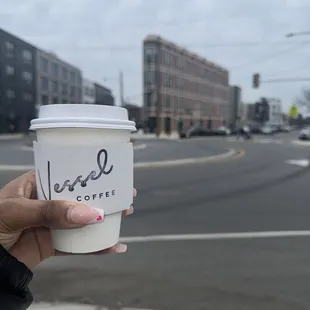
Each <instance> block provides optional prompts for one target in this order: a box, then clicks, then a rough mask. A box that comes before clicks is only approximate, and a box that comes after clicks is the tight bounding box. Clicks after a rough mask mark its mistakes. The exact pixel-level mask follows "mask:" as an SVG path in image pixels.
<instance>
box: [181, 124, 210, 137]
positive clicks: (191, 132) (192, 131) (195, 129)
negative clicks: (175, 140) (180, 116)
mask: <svg viewBox="0 0 310 310" xmlns="http://www.w3.org/2000/svg"><path fill="white" fill-rule="evenodd" d="M209 135H211V132H210V131H209V130H208V129H204V128H202V127H201V126H198V125H196V126H192V127H191V128H189V129H188V130H187V131H186V132H183V133H182V134H181V138H191V137H203V136H209Z"/></svg>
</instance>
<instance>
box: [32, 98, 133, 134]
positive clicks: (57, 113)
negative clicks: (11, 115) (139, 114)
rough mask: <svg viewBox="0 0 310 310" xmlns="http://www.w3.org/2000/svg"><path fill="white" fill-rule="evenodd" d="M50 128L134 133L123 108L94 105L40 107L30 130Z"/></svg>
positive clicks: (126, 112) (131, 122)
mask: <svg viewBox="0 0 310 310" xmlns="http://www.w3.org/2000/svg"><path fill="white" fill-rule="evenodd" d="M50 128H99V129H122V130H129V131H136V124H135V122H133V121H129V120H128V111H127V110H126V109H125V108H121V107H114V106H105V105H95V104H51V105H44V106H41V107H40V110H39V116H38V118H36V119H34V120H32V121H31V126H30V130H38V129H50Z"/></svg>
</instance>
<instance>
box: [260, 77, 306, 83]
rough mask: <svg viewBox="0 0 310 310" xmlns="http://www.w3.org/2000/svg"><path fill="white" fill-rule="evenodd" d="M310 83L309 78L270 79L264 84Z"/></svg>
mask: <svg viewBox="0 0 310 310" xmlns="http://www.w3.org/2000/svg"><path fill="white" fill-rule="evenodd" d="M308 81H310V77H308V78H281V79H269V80H265V81H262V83H263V84H265V83H285V82H308Z"/></svg>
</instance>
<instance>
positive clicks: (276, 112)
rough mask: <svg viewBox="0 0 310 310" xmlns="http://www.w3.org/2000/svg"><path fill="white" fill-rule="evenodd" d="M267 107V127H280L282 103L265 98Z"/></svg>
mask: <svg viewBox="0 0 310 310" xmlns="http://www.w3.org/2000/svg"><path fill="white" fill-rule="evenodd" d="M267 101H268V105H269V120H268V122H267V123H268V125H270V126H282V125H283V116H282V113H283V112H282V103H281V100H280V99H277V98H267Z"/></svg>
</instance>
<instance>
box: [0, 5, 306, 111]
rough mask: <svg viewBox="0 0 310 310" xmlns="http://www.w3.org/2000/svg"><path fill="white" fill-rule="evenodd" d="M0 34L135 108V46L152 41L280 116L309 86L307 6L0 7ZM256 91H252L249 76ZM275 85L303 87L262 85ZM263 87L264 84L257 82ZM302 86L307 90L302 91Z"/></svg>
mask: <svg viewBox="0 0 310 310" xmlns="http://www.w3.org/2000/svg"><path fill="white" fill-rule="evenodd" d="M0 7H1V11H0V27H1V28H3V29H4V30H7V31H9V32H11V33H13V34H15V35H17V36H19V37H21V38H23V39H25V40H26V41H28V42H29V43H32V44H34V45H36V46H38V47H40V48H42V49H45V50H48V51H53V52H55V53H56V54H57V55H58V56H59V57H60V58H62V59H64V60H66V61H68V62H70V63H72V64H74V65H76V66H78V67H80V68H81V70H82V71H83V75H84V77H86V78H89V79H92V80H94V81H97V82H99V83H101V84H103V85H105V86H107V87H109V88H111V89H112V90H113V92H114V94H115V96H116V100H117V102H119V82H118V76H119V71H120V70H122V71H123V74H124V91H125V98H128V99H129V100H130V101H131V102H133V103H136V104H138V105H142V40H143V38H144V37H145V36H146V35H148V34H157V35H160V36H162V37H164V38H166V39H168V40H171V41H173V42H174V43H176V44H179V45H181V46H183V47H186V48H187V49H189V50H191V51H193V52H196V53H198V54H200V55H201V56H203V57H205V58H206V59H208V60H210V61H213V62H215V63H218V64H219V65H221V66H223V67H225V68H227V69H228V70H229V72H230V78H229V80H230V84H232V85H239V86H241V88H242V99H243V101H244V102H253V101H255V100H257V99H259V98H260V97H262V96H265V97H273V98H280V99H281V100H282V103H283V106H284V109H288V107H289V106H290V105H291V104H292V103H293V102H294V101H295V100H296V98H298V97H299V96H300V95H301V90H302V88H304V87H307V86H308V85H309V84H310V34H309V35H308V36H307V35H300V36H295V37H292V38H286V37H285V35H286V34H287V33H292V32H294V33H295V32H302V31H310V1H309V0H250V1H249V0H230V1H229V0H165V1H164V0H156V1H151V0H113V1H111V0H53V1H50V0H23V1H20V0H0ZM254 72H259V73H260V74H261V81H262V85H261V87H260V88H259V89H252V86H251V81H252V74H253V73H254ZM278 78H309V82H305V81H304V82H289V83H288V82H287V83H270V81H269V83H268V80H270V79H278ZM264 81H265V82H266V83H264ZM309 87H310V85H309Z"/></svg>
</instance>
